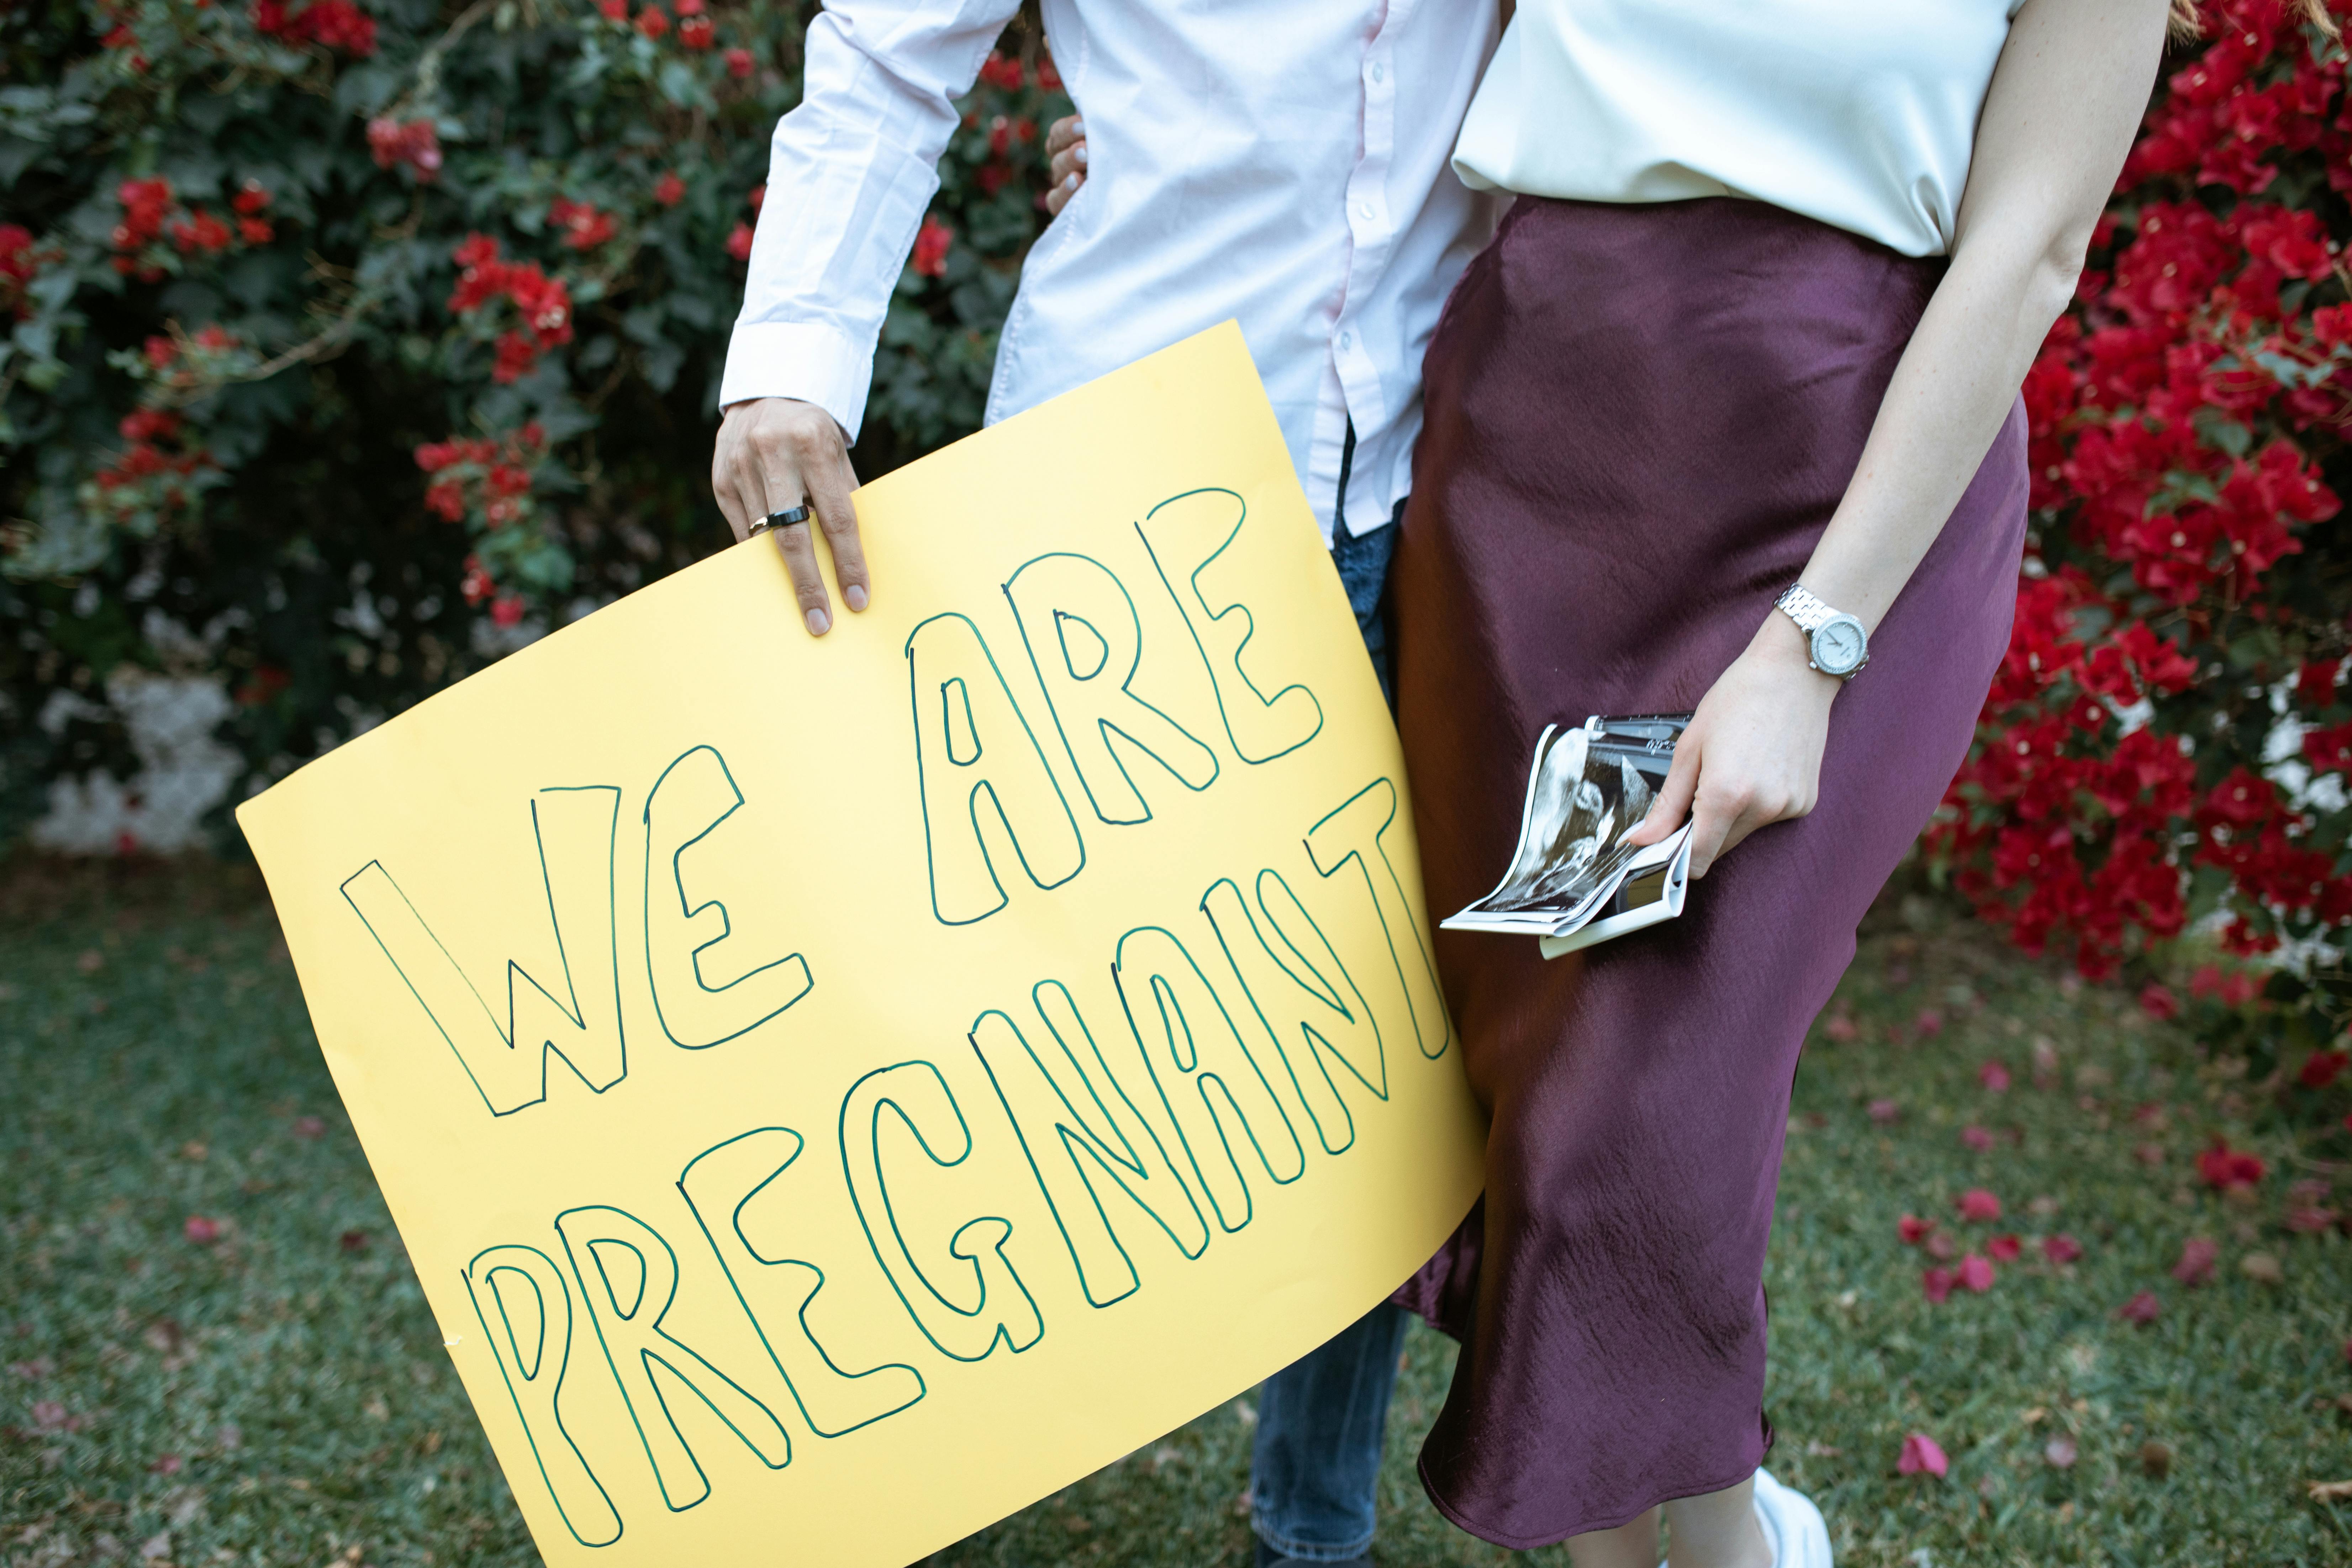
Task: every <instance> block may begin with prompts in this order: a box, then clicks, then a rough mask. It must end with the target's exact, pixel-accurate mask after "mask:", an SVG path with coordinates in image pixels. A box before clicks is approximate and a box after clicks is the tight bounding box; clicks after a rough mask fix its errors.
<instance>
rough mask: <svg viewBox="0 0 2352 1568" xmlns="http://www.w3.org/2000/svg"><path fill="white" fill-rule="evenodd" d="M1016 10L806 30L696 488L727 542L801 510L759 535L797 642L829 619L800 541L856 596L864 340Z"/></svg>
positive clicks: (946, 9)
mask: <svg viewBox="0 0 2352 1568" xmlns="http://www.w3.org/2000/svg"><path fill="white" fill-rule="evenodd" d="M1017 4H1018V0H961V3H960V4H941V3H939V0H929V3H926V0H834V4H832V5H829V6H828V7H827V8H826V9H825V10H824V12H823V13H821V14H820V15H819V16H817V17H816V18H815V20H814V21H813V22H812V23H811V24H810V25H809V29H808V35H807V39H806V57H805V58H806V60H807V74H806V79H805V83H804V86H803V96H802V100H801V103H800V107H798V108H797V109H794V110H793V111H792V112H791V113H789V114H787V115H785V116H784V117H783V119H782V121H779V122H778V124H777V126H776V133H775V138H774V140H773V142H772V143H771V145H770V148H769V154H768V191H767V195H766V198H765V199H764V200H763V201H762V203H761V208H760V221H759V225H758V227H757V229H756V230H755V232H754V235H753V238H752V243H751V277H750V279H749V281H748V282H747V284H746V286H745V288H744V297H743V312H742V314H741V315H740V317H739V318H738V319H737V321H736V323H735V331H734V335H733V337H732V339H731V340H730V342H729V344H728V349H727V369H726V373H725V375H724V376H723V378H722V379H721V381H720V384H719V401H720V402H721V403H722V404H723V405H726V415H725V417H724V419H723V420H722V422H721V423H720V425H719V441H718V447H717V450H716V452H715V453H714V454H713V457H712V461H711V470H710V489H711V493H712V495H713V496H714V497H715V498H716V499H717V500H718V502H719V510H720V511H722V512H724V513H725V514H726V516H727V521H728V525H729V526H730V528H732V529H733V530H734V531H735V537H736V538H737V539H739V540H740V539H744V538H748V537H749V536H750V532H751V526H752V524H754V523H756V522H758V521H760V520H761V518H763V517H766V516H768V515H769V514H771V513H773V512H777V511H782V510H787V509H789V508H792V507H796V506H800V505H803V504H804V503H805V504H806V505H808V506H809V507H810V508H811V509H812V510H814V512H815V514H816V517H815V529H812V528H810V527H808V526H803V525H795V526H793V527H791V528H782V529H777V530H774V531H773V532H774V535H775V540H776V546H777V549H778V550H779V551H780V552H782V555H783V557H784V564H785V567H786V569H787V570H788V571H789V572H790V573H791V574H792V579H793V594H794V596H795V598H796V599H797V600H798V602H799V605H800V609H801V616H802V618H803V621H804V622H805V623H806V625H807V626H808V629H809V631H810V632H811V633H812V634H813V635H815V636H820V637H821V636H823V635H824V633H825V632H826V631H827V630H828V629H830V628H831V626H832V624H833V610H832V605H831V602H830V601H829V599H828V598H827V596H826V594H825V586H824V576H823V575H822V574H821V573H820V572H819V571H818V569H817V562H816V550H815V546H814V542H813V540H812V534H813V533H814V531H815V530H816V529H822V530H823V531H824V537H825V543H826V546H827V548H828V549H830V550H831V552H833V563H834V573H835V576H836V577H837V578H838V579H839V580H840V584H841V593H842V598H843V600H844V601H845V603H846V604H847V605H848V606H849V607H850V609H851V610H853V611H856V610H863V609H864V608H865V607H866V604H867V603H868V602H869V597H870V594H871V588H872V584H871V582H870V580H869V579H868V576H867V574H866V558H865V553H864V552H863V550H862V549H861V548H860V542H859V539H858V533H857V515H856V509H855V507H854V505H853V504H852V502H851V500H850V491H851V490H853V489H856V484H857V478H856V473H855V472H853V471H852V469H851V468H850V465H849V451H848V447H849V443H850V442H851V441H853V440H855V439H856V432H857V427H858V425H859V423H860V421H861V420H862V419H863V418H864V416H865V412H866V388H867V386H868V384H870V383H871V382H872V380H873V375H874V344H875V340H876V339H877V337H878V336H879V335H880V332H881V330H882V318H883V315H884V313H885V312H886V311H887V310H888V308H889V302H890V290H891V288H892V287H893V285H895V284H896V283H897V282H898V273H899V269H900V268H902V267H903V266H904V265H905V263H906V259H907V253H908V250H909V249H911V248H912V247H913V246H914V242H915V231H916V229H917V227H918V226H919V225H920V224H921V223H922V219H923V213H924V210H925V209H926V208H927V207H929V205H930V200H931V196H932V195H933V193H934V192H936V191H937V190H938V189H939V161H940V153H943V152H945V151H946V149H947V143H948V138H949V137H950V135H952V134H953V133H954V132H955V128H956V110H955V106H954V103H953V100H954V99H956V98H957V97H959V96H961V94H963V93H965V92H967V91H969V90H970V89H971V84H972V82H973V80H974V79H976V78H977V77H978V76H979V74H980V67H981V64H982V61H983V60H985V59H986V58H987V57H988V51H989V48H990V47H991V46H992V45H993V44H994V43H995V41H996V39H997V37H998V35H1000V34H1001V33H1002V32H1003V29H1004V25H1005V23H1006V22H1007V21H1009V20H1010V19H1011V18H1012V16H1013V11H1014V9H1015V8H1016V5H1017Z"/></svg>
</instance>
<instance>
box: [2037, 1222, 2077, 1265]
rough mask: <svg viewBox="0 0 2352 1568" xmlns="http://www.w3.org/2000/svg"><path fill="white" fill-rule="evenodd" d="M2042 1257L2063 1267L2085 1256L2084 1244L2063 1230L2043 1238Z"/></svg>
mask: <svg viewBox="0 0 2352 1568" xmlns="http://www.w3.org/2000/svg"><path fill="white" fill-rule="evenodd" d="M2082 1256H2083V1244H2082V1243H2081V1242H2079V1241H2076V1240H2075V1239H2074V1237H2071V1236H2068V1235H2067V1234H2066V1233H2065V1232H2064V1231H2063V1230H2062V1231H2060V1232H2059V1233H2058V1234H2057V1235H2056V1236H2045V1237H2042V1257H2044V1258H2048V1259H2049V1260H2050V1261H2051V1262H2053V1263H2054V1264H2057V1265H2059V1266H2061V1267H2063V1266H2064V1265H2066V1264H2069V1263H2072V1262H2074V1260H2075V1259H2076V1258H2080V1257H2082Z"/></svg>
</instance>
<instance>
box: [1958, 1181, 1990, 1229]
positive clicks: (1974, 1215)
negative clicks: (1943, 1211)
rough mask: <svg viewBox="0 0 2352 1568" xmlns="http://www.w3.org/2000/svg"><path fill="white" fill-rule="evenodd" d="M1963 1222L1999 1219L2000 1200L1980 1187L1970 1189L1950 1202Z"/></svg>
mask: <svg viewBox="0 0 2352 1568" xmlns="http://www.w3.org/2000/svg"><path fill="white" fill-rule="evenodd" d="M1952 1206H1953V1207H1955V1208H1957V1209H1958V1210H1959V1211H1960V1217H1961V1218H1962V1219H1964V1220H1969V1221H1971V1222H1973V1221H1977V1220H1992V1219H1999V1218H2000V1199H1999V1198H1997V1197H1995V1196H1993V1195H1992V1194H1990V1192H1987V1191H1986V1190H1985V1189H1984V1188H1982V1187H1970V1188H1969V1190H1968V1191H1967V1192H1964V1193H1962V1194H1960V1195H1959V1196H1958V1197H1957V1198H1954V1199H1953V1200H1952Z"/></svg>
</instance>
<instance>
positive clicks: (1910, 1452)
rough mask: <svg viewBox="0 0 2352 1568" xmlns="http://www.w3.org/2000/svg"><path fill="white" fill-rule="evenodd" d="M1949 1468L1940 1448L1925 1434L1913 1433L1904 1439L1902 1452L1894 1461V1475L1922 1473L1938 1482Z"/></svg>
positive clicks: (1949, 1465)
mask: <svg viewBox="0 0 2352 1568" xmlns="http://www.w3.org/2000/svg"><path fill="white" fill-rule="evenodd" d="M1950 1468H1952V1462H1951V1461H1950V1460H1949V1459H1948V1458H1945V1457H1944V1450H1943V1447H1942V1446H1941V1445H1939V1444H1938V1443H1937V1441H1936V1439H1934V1438H1933V1437H1930V1436H1927V1434H1926V1433H1925V1432H1914V1433H1912V1434H1911V1435H1910V1436H1907V1437H1906V1438H1904V1439H1903V1451H1902V1453H1900V1454H1899V1455H1897V1456H1896V1457H1895V1474H1897V1475H1902V1476H1916V1475H1919V1474H1921V1473H1922V1472H1924V1473H1926V1474H1927V1475H1931V1476H1934V1477H1936V1478H1937V1479H1939V1480H1940V1479H1943V1477H1944V1475H1945V1473H1946V1472H1947V1471H1948V1470H1949V1469H1950Z"/></svg>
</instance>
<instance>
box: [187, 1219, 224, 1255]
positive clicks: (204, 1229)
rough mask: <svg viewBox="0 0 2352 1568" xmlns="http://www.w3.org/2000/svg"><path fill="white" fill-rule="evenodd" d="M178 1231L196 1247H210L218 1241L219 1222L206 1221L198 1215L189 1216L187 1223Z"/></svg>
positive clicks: (213, 1220) (214, 1220)
mask: <svg viewBox="0 0 2352 1568" xmlns="http://www.w3.org/2000/svg"><path fill="white" fill-rule="evenodd" d="M180 1230H181V1233H182V1234H183V1235H184V1236H186V1237H187V1238H188V1239H189V1240H190V1241H193V1242H194V1243H195V1244H196V1245H197V1246H198V1247H210V1246H211V1245H212V1244H213V1243H214V1242H215V1241H218V1240H219V1239H220V1221H218V1220H216V1219H207V1218H205V1216H204V1215H200V1214H192V1215H189V1216H188V1222H187V1223H186V1224H185V1225H184V1226H181V1227H180Z"/></svg>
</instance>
